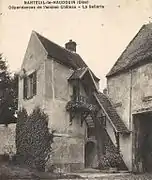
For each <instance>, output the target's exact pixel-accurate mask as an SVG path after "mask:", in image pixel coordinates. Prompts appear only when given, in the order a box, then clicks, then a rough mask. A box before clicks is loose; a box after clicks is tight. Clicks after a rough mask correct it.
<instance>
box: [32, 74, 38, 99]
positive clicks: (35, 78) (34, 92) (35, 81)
mask: <svg viewBox="0 0 152 180" xmlns="http://www.w3.org/2000/svg"><path fill="white" fill-rule="evenodd" d="M36 91H37V77H36V71H35V72H34V73H33V96H34V95H36Z"/></svg>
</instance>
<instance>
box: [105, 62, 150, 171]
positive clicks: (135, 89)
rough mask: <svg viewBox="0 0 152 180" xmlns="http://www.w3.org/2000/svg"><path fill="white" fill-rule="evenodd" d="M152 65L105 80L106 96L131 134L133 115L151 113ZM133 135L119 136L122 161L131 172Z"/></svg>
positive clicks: (148, 64)
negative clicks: (107, 95)
mask: <svg viewBox="0 0 152 180" xmlns="http://www.w3.org/2000/svg"><path fill="white" fill-rule="evenodd" d="M151 70H152V63H147V64H145V65H142V66H139V67H137V68H135V69H132V70H130V71H128V72H125V73H121V74H119V75H116V76H113V77H109V78H108V79H107V86H108V94H109V97H110V99H111V100H112V102H113V105H114V106H115V107H116V110H117V112H118V114H119V115H120V117H121V118H122V120H123V121H124V123H125V124H126V125H127V126H128V128H129V129H130V130H131V132H134V129H133V128H134V127H133V114H136V113H142V112H146V111H152V91H151V89H152V71H151ZM133 136H134V133H131V135H130V136H129V137H127V136H120V149H121V152H122V154H123V156H124V161H125V162H126V164H128V167H129V169H130V170H132V160H133V157H134V152H133V149H134V142H133V140H132V139H133Z"/></svg>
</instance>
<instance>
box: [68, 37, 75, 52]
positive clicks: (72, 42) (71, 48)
mask: <svg viewBox="0 0 152 180" xmlns="http://www.w3.org/2000/svg"><path fill="white" fill-rule="evenodd" d="M76 46H77V44H76V42H74V41H72V40H69V42H67V43H66V44H65V48H66V49H68V50H70V51H73V52H76Z"/></svg>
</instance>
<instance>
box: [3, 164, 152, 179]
mask: <svg viewBox="0 0 152 180" xmlns="http://www.w3.org/2000/svg"><path fill="white" fill-rule="evenodd" d="M12 179H13V180H16V179H17V180H24V179H26V180H27V179H28V180H55V179H62V180H66V179H68V180H72V179H73V180H76V179H79V180H92V179H94V180H152V174H140V175H134V174H130V173H111V174H109V173H101V172H100V173H99V172H97V173H71V174H52V173H40V172H36V171H31V170H29V169H26V168H21V167H16V166H8V165H2V166H0V180H12Z"/></svg>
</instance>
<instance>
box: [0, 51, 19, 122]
mask: <svg viewBox="0 0 152 180" xmlns="http://www.w3.org/2000/svg"><path fill="white" fill-rule="evenodd" d="M17 84H18V75H16V74H15V76H13V77H11V74H10V72H9V71H8V67H7V64H6V60H4V59H3V57H2V54H0V124H5V125H8V124H9V123H13V122H16V118H15V116H14V115H15V111H16V110H17V94H18V91H17V89H18V88H17V86H18V85H17Z"/></svg>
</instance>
